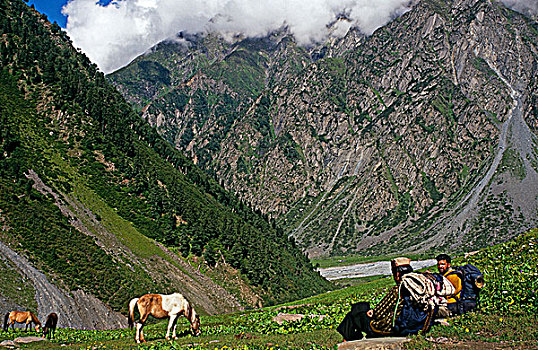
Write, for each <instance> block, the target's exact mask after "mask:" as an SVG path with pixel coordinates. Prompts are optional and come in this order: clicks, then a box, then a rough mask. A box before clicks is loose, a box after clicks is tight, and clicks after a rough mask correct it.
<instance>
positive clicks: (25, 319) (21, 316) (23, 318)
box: [4, 311, 41, 332]
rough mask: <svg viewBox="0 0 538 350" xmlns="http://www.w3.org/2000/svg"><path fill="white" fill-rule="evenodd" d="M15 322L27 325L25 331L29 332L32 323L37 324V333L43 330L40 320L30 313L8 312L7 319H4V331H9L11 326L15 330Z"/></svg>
mask: <svg viewBox="0 0 538 350" xmlns="http://www.w3.org/2000/svg"><path fill="white" fill-rule="evenodd" d="M15 322H17V323H26V327H25V328H24V330H25V331H27V330H28V325H29V324H30V323H32V322H33V323H34V324H35V331H36V332H39V329H40V328H41V322H39V319H38V318H37V316H36V315H34V314H33V313H31V312H30V311H11V312H8V313H7V314H6V317H4V330H5V331H7V330H8V329H9V326H10V325H11V329H15Z"/></svg>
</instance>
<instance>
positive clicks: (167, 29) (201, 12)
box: [63, 0, 538, 73]
mask: <svg viewBox="0 0 538 350" xmlns="http://www.w3.org/2000/svg"><path fill="white" fill-rule="evenodd" d="M503 1H504V2H505V3H506V4H508V5H509V6H511V7H513V8H516V9H518V10H520V11H523V10H526V11H531V12H532V11H533V12H534V13H537V12H538V9H537V7H538V5H537V3H538V1H537V0H503ZM409 3H410V0H271V1H262V0H113V2H111V3H110V4H108V5H107V6H101V5H99V4H98V1H97V0H70V1H69V3H68V4H67V5H66V6H65V7H64V9H63V13H64V14H65V15H67V16H68V19H67V28H66V30H67V33H68V34H69V36H70V37H71V39H72V40H73V43H74V45H75V46H77V47H80V48H81V49H82V51H84V52H85V53H86V55H88V57H89V58H90V59H91V60H92V61H93V62H95V63H96V64H97V65H98V66H99V67H100V69H101V70H102V71H103V72H105V73H109V72H112V71H114V70H116V69H118V68H120V67H122V66H124V65H126V64H128V63H129V62H130V61H132V60H133V59H134V58H135V57H137V56H139V55H141V54H143V53H144V52H146V51H147V50H148V49H149V48H151V47H152V46H154V45H155V44H157V43H159V42H161V41H163V40H165V39H168V38H173V37H175V36H176V34H177V33H179V32H180V31H184V32H190V33H198V32H208V31H220V32H224V33H229V34H235V33H243V34H246V35H247V36H261V35H265V34H267V33H269V32H271V31H273V30H276V29H278V28H281V27H282V26H283V25H286V26H287V27H288V28H289V30H290V32H291V33H292V34H293V35H294V36H295V38H296V40H297V42H298V43H300V44H311V43H314V42H319V41H321V40H323V39H325V38H326V36H327V35H328V33H327V29H326V28H327V25H328V24H330V23H331V22H333V21H334V20H335V18H336V17H337V16H338V15H339V14H342V13H346V14H347V16H348V17H349V19H350V20H351V22H350V24H348V25H347V26H346V24H342V25H341V26H340V27H339V28H335V29H334V31H333V33H340V34H341V35H342V34H345V32H346V30H347V29H348V27H349V25H352V26H356V27H358V28H359V29H361V30H362V31H363V32H364V33H366V34H371V33H372V32H373V31H374V30H375V29H377V28H379V27H380V26H382V25H384V24H386V23H387V22H388V21H390V20H391V18H394V17H395V16H398V15H401V14H402V13H404V12H405V11H407V10H408V6H409Z"/></svg>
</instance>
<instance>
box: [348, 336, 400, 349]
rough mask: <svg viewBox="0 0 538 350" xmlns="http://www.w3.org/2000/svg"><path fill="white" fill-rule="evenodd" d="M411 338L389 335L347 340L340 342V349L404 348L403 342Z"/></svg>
mask: <svg viewBox="0 0 538 350" xmlns="http://www.w3.org/2000/svg"><path fill="white" fill-rule="evenodd" d="M409 340H410V339H408V338H404V337H388V338H372V339H362V340H352V341H346V342H343V343H340V344H338V350H354V349H361V350H362V349H376V350H389V349H390V350H392V349H402V348H403V343H405V342H408V341H409Z"/></svg>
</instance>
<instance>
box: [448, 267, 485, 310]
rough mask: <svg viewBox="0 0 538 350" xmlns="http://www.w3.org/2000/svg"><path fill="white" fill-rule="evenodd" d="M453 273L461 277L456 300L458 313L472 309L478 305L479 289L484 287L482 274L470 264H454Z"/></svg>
mask: <svg viewBox="0 0 538 350" xmlns="http://www.w3.org/2000/svg"><path fill="white" fill-rule="evenodd" d="M453 269H454V273H457V274H458V276H459V277H460V278H461V292H460V297H459V299H458V300H457V309H458V313H459V314H464V313H466V312H469V311H473V310H475V309H477V308H478V307H479V306H480V291H481V290H482V288H484V285H485V280H484V275H483V274H482V272H480V269H478V267H476V266H474V265H472V264H465V265H462V266H454V267H453Z"/></svg>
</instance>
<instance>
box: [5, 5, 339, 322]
mask: <svg viewBox="0 0 538 350" xmlns="http://www.w3.org/2000/svg"><path fill="white" fill-rule="evenodd" d="M0 5H1V6H0V9H1V12H0V34H1V35H0V61H1V63H2V70H1V71H0V102H1V103H0V148H1V150H0V151H1V152H0V223H1V225H2V226H1V227H2V230H1V231H0V242H1V243H2V244H1V245H0V247H1V248H0V264H1V266H2V268H6V269H8V270H10V271H11V272H10V273H8V274H6V275H5V279H6V283H7V284H13V285H15V286H18V287H17V288H15V289H13V288H11V289H9V288H8V289H6V290H2V291H0V295H1V298H0V306H2V308H4V307H5V308H8V307H13V306H19V307H24V308H26V307H35V308H36V309H38V310H39V313H40V315H41V314H42V313H47V312H49V311H51V310H59V308H61V309H62V310H77V312H82V313H83V310H82V309H84V308H86V309H87V311H86V313H91V311H89V310H92V309H93V308H95V309H99V308H104V309H108V308H112V309H113V310H114V311H119V312H125V311H126V309H125V308H126V305H127V301H128V300H129V299H131V298H132V297H134V296H137V295H140V294H142V293H146V292H148V291H152V292H163V293H166V292H172V291H179V292H181V293H183V294H185V296H186V297H187V298H188V299H189V300H191V301H192V302H193V303H194V305H195V307H196V308H197V309H198V311H199V312H203V313H211V314H213V313H220V312H227V311H232V310H237V309H240V308H242V307H243V306H245V305H259V304H261V303H270V302H273V301H280V300H289V299H292V298H298V297H302V296H306V295H311V294H314V293H317V292H320V291H324V290H326V289H327V288H330V287H331V286H330V284H329V283H328V282H327V281H325V280H324V279H322V278H321V277H320V276H319V274H318V273H317V272H315V271H314V269H313V267H312V265H311V264H310V263H309V261H308V259H307V258H306V257H305V256H304V254H303V253H302V252H301V251H300V250H299V249H297V247H296V246H295V243H294V242H293V240H289V239H288V237H287V236H286V235H285V234H284V233H283V232H282V230H280V229H277V228H275V226H274V224H271V223H269V222H268V221H267V219H266V218H264V217H263V216H261V215H258V214H257V213H254V212H253V211H252V210H251V209H250V208H249V207H248V206H246V205H245V204H244V203H242V202H241V201H240V200H238V199H237V198H235V197H234V196H233V195H230V194H229V193H227V192H226V191H225V190H223V189H222V187H220V186H219V185H218V183H216V182H215V181H214V180H213V179H211V178H210V177H208V176H207V175H206V174H205V173H204V172H203V171H201V170H200V169H198V168H197V167H196V166H195V165H193V164H192V162H190V161H189V160H188V159H186V158H185V157H184V156H183V155H182V154H181V153H179V152H177V151H176V150H174V149H173V148H172V147H171V146H170V145H169V144H167V143H166V142H165V141H164V140H163V139H162V138H161V137H160V136H159V135H158V134H157V133H156V132H155V130H153V129H152V128H151V127H150V126H149V125H148V124H147V123H146V122H144V121H143V120H141V119H140V117H139V116H138V115H137V114H136V113H134V112H133V110H132V109H131V107H130V106H129V105H128V104H127V103H126V102H125V100H124V99H123V98H122V97H121V95H120V94H119V93H118V92H117V91H116V90H115V89H114V88H113V87H112V86H111V85H110V84H109V83H108V82H107V81H106V80H105V78H104V76H103V74H102V73H99V72H98V71H97V69H96V66H95V65H93V64H91V63H90V62H89V60H88V59H87V58H86V57H85V56H84V55H82V54H80V53H79V52H77V50H75V49H74V48H73V47H72V46H71V43H70V41H69V39H68V38H67V36H66V35H65V33H63V32H62V31H61V29H60V28H59V27H58V26H56V25H51V24H50V23H49V22H48V21H47V20H46V18H45V17H44V16H42V15H40V14H39V13H37V12H36V11H35V10H33V9H31V8H29V7H28V6H27V5H26V4H24V2H22V1H5V0H2V1H1V2H0ZM167 247H168V248H167ZM189 262H190V263H189ZM191 264H193V265H194V264H196V265H194V267H193V265H191ZM37 270H39V271H42V272H43V273H44V274H42V273H39V271H37ZM28 271H31V272H28ZM36 271H37V272H36ZM209 276H211V278H210V277H209ZM217 282H218V283H217ZM23 283H25V284H26V285H25V288H22V284H23ZM18 288H21V290H23V289H24V291H25V292H24V293H21V294H24V295H19V293H18V292H17V290H18ZM42 289H44V290H45V291H43V290H42ZM32 293H35V298H33V299H34V300H32V298H31V297H29V295H31V294H32ZM52 294H55V295H52ZM43 295H47V297H43V298H42V297H40V296H43ZM49 296H50V298H49ZM51 300H52V301H51ZM54 300H56V301H54ZM48 302H51V304H52V305H51V304H48ZM89 304H92V305H97V306H95V307H93V306H92V307H91V308H89V307H88V305H89ZM2 310H3V311H6V310H4V309H2ZM81 310H82V311H81ZM75 313H76V312H75ZM117 316H118V317H119V314H118V315H117ZM85 317H86V316H84V315H82V316H81V317H80V318H82V319H84V318H85ZM62 319H63V322H65V323H63V324H62V325H63V326H77V327H78V326H81V327H86V328H92V327H113V326H117V322H116V321H117V319H118V318H117V317H116V320H114V319H112V318H110V320H109V323H106V320H105V321H104V324H102V323H100V322H101V321H100V320H97V319H93V320H92V319H85V320H83V321H80V320H79V318H77V317H76V315H75V316H73V317H72V318H71V319H69V318H67V317H62Z"/></svg>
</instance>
